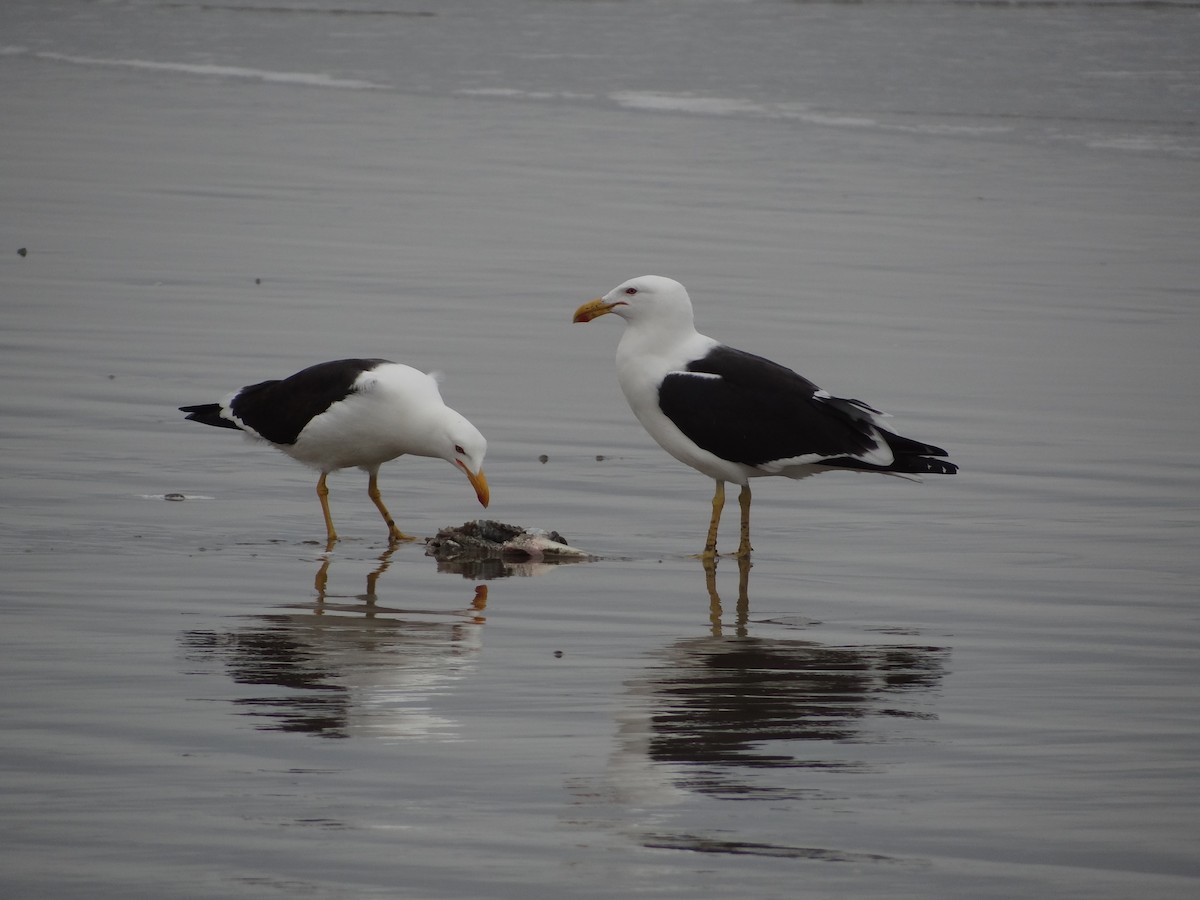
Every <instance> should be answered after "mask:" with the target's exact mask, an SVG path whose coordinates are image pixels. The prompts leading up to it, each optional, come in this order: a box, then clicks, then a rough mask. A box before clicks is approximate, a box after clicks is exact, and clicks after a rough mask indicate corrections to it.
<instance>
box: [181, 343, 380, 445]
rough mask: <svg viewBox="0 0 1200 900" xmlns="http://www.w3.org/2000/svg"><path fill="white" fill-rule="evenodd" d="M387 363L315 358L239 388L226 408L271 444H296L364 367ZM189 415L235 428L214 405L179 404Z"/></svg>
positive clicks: (349, 390)
mask: <svg viewBox="0 0 1200 900" xmlns="http://www.w3.org/2000/svg"><path fill="white" fill-rule="evenodd" d="M387 362H389V360H386V359H339V360H334V361H333V362H325V363H317V364H316V365H315V366H309V367H308V368H307V369H303V370H301V371H299V372H297V373H296V374H295V375H292V376H290V377H288V378H284V379H282V380H280V379H275V380H272V381H262V382H259V383H258V384H251V385H247V386H246V387H244V388H242V389H241V390H240V391H239V392H238V393H237V394H236V395H235V396H234V398H233V399H232V400H231V401H230V403H229V409H230V411H231V412H232V413H233V415H235V416H236V417H237V418H238V420H239V421H241V422H243V423H245V425H246V426H247V427H248V428H252V429H253V430H254V431H255V432H257V433H258V434H259V435H261V436H262V437H264V438H266V439H267V440H268V441H270V442H271V443H273V444H294V443H295V442H296V438H297V437H299V435H300V432H301V431H303V430H304V426H305V425H307V424H308V423H309V422H310V421H312V419H313V418H314V417H316V416H319V415H320V414H321V413H323V412H325V410H327V409H329V407H330V406H332V405H333V404H334V403H337V402H338V401H339V400H345V399H346V397H348V396H349V395H350V394H352V393H353V392H354V382H355V380H356V379H357V378H358V376H359V375H361V374H362V373H363V372H369V371H371V370H372V369H374V368H376V367H378V366H380V365H382V364H385V363H387ZM180 409H181V410H182V411H183V412H187V413H190V415H189V416H188V418H189V419H193V420H195V421H197V422H203V423H204V424H205V425H218V426H221V427H224V428H236V427H238V426H237V425H235V424H234V423H233V422H230V421H229V420H228V419H223V418H221V417H220V414H219V411H220V407H219V406H218V405H217V404H213V403H210V404H205V405H202V406H184V407H180Z"/></svg>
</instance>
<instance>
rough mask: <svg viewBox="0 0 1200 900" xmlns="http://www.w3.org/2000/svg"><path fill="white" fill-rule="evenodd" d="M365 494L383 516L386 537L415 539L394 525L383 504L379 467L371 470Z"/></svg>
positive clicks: (402, 539) (395, 539)
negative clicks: (380, 492) (385, 524)
mask: <svg viewBox="0 0 1200 900" xmlns="http://www.w3.org/2000/svg"><path fill="white" fill-rule="evenodd" d="M367 496H368V497H370V498H371V502H372V503H374V504H375V508H376V509H377V510H379V514H380V515H381V516H383V521H385V522H386V523H387V527H388V538H390V539H391V540H393V541H415V540H416V538H415V537H413V536H412V535H410V534H405V533H404V532H403V531H401V530H400V529H399V528H397V527H396V522H395V521H394V520H393V519H392V514H391V513H390V512H388V509H387V507H386V506H384V505H383V497H382V496H380V494H379V469H373V470H372V471H371V478H370V481H368V482H367Z"/></svg>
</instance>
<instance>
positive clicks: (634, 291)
mask: <svg viewBox="0 0 1200 900" xmlns="http://www.w3.org/2000/svg"><path fill="white" fill-rule="evenodd" d="M625 293H627V294H636V293H637V288H625Z"/></svg>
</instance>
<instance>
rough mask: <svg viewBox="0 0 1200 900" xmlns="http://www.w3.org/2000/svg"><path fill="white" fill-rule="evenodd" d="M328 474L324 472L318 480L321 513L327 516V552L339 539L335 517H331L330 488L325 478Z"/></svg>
mask: <svg viewBox="0 0 1200 900" xmlns="http://www.w3.org/2000/svg"><path fill="white" fill-rule="evenodd" d="M328 474H329V473H328V472H322V473H321V477H320V478H318V479H317V499H318V500H320V501H321V512H322V513H324V515H325V534H326V538H327V540H328V543H327V545H326V547H325V549H326V550H329V549H330V548H332V547H333V543H334V541H336V540H337V539H338V536H337V532H336V531H334V530H333V516H331V515H329V487H328V486H327V485H326V484H325V476H326V475H328Z"/></svg>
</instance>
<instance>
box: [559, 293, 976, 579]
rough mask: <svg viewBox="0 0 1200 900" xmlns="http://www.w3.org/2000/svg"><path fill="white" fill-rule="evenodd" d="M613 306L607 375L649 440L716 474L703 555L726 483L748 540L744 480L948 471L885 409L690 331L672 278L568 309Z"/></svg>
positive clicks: (580, 314) (710, 551) (687, 309)
mask: <svg viewBox="0 0 1200 900" xmlns="http://www.w3.org/2000/svg"><path fill="white" fill-rule="evenodd" d="M608 313H612V314H613V315H617V316H620V317H621V318H622V319H624V320H625V322H626V325H627V327H626V329H625V333H624V334H623V335H622V336H621V342H620V344H618V346H617V379H618V381H619V382H620V384H621V390H622V391H623V392H624V393H625V399H626V400H628V401H629V406H630V407H631V408H632V409H633V414H634V415H635V416H637V418H638V421H639V422H641V423H642V427H643V428H645V429H646V430H647V431H648V432H650V436H651V437H652V438H654V439H655V440H656V441H658V443H659V445H660V446H661V447H662V448H663V449H664V450H666V451H667V452H668V453H670V454H671V455H672V456H674V457H675V458H676V459H678V460H679V461H680V462H682V463H686V464H687V465H689V466H691V467H692V468H693V469H696V470H697V471H699V472H703V473H704V474H705V475H708V476H709V477H710V478H713V479H715V480H716V483H717V487H716V492H715V493H714V494H713V501H712V519H711V521H710V522H709V526H708V539H707V541H705V544H704V552H703V553H702V554H701V557H702V558H704V559H712V558H714V557H716V555H717V526H718V525H719V524H720V521H721V510H722V509H723V508H724V506H725V482H727V481H732V482H734V483H735V484H740V485H741V486H742V491H741V495H740V496H739V498H738V499H739V504H740V506H741V510H742V534H741V541H740V543H739V544H738V549H737V556H739V557H744V556H746V555H748V554H749V553H750V551H751V549H752V548H751V546H750V479H751V478H759V477H762V476H764V475H782V476H784V477H786V478H804V477H805V476H807V475H813V474H816V473H817V472H826V471H829V470H830V469H855V470H858V471H863V472H883V473H889V474H896V475H913V476H915V475H925V474H937V475H953V474H954V473H955V472H957V471H958V466H956V465H954V464H953V463H951V462H948V461H946V460H943V459H936V458H935V457H942V456H946V455H947V454H946V451H945V450H942V449H941V448H940V447H934V446H932V445H930V444H922V443H920V442H918V441H913V440H909V439H908V438H905V437H901V436H900V435H898V434H893V433H892V432H891V431H888V430H887V429H886V428H884V427H883V425H882V423H881V422H880V417H882V416H883V415H884V414H883V413H881V412H879V411H878V410H876V409H872V408H871V407H870V406H867V404H865V403H863V402H862V401H861V400H843V399H841V398H839V397H834V396H831V395H830V394H828V393H827V392H825V391H823V390H821V389H820V388H818V387H817V386H816V385H815V384H813V383H812V382H811V381H809V380H808V379H807V378H804V377H803V376H801V375H797V374H796V373H795V372H793V371H792V370H791V369H788V368H786V367H784V366H781V365H779V364H778V363H774V362H771V361H770V360H769V359H763V358H762V357H761V356H754V355H753V354H750V353H745V352H743V351H741V350H735V349H734V348H733V347H728V346H726V345H725V344H722V343H720V342H719V341H716V340H714V339H713V338H710V337H706V336H705V335H703V334H700V333H699V332H698V331H696V328H695V325H694V324H693V319H692V301H691V299H690V298H689V297H688V293H687V291H686V290H685V289H684V287H683V285H682V284H680V283H679V282H678V281H673V280H671V279H670V278H663V277H662V276H659V275H645V276H642V277H641V278H633V279H630V280H629V281H626V282H625V283H624V284H622V285H619V286H617V287H616V288H613V290H611V291H609V292H608V293H607V294H605V295H604V296H603V297H598V298H597V299H595V300H590V301H588V302H587V303H585V304H583V306H581V307H579V309H577V310H576V311H575V321H576V322H590V321H591V320H592V319H595V318H598V317H599V316H604V315H607V314H608Z"/></svg>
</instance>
